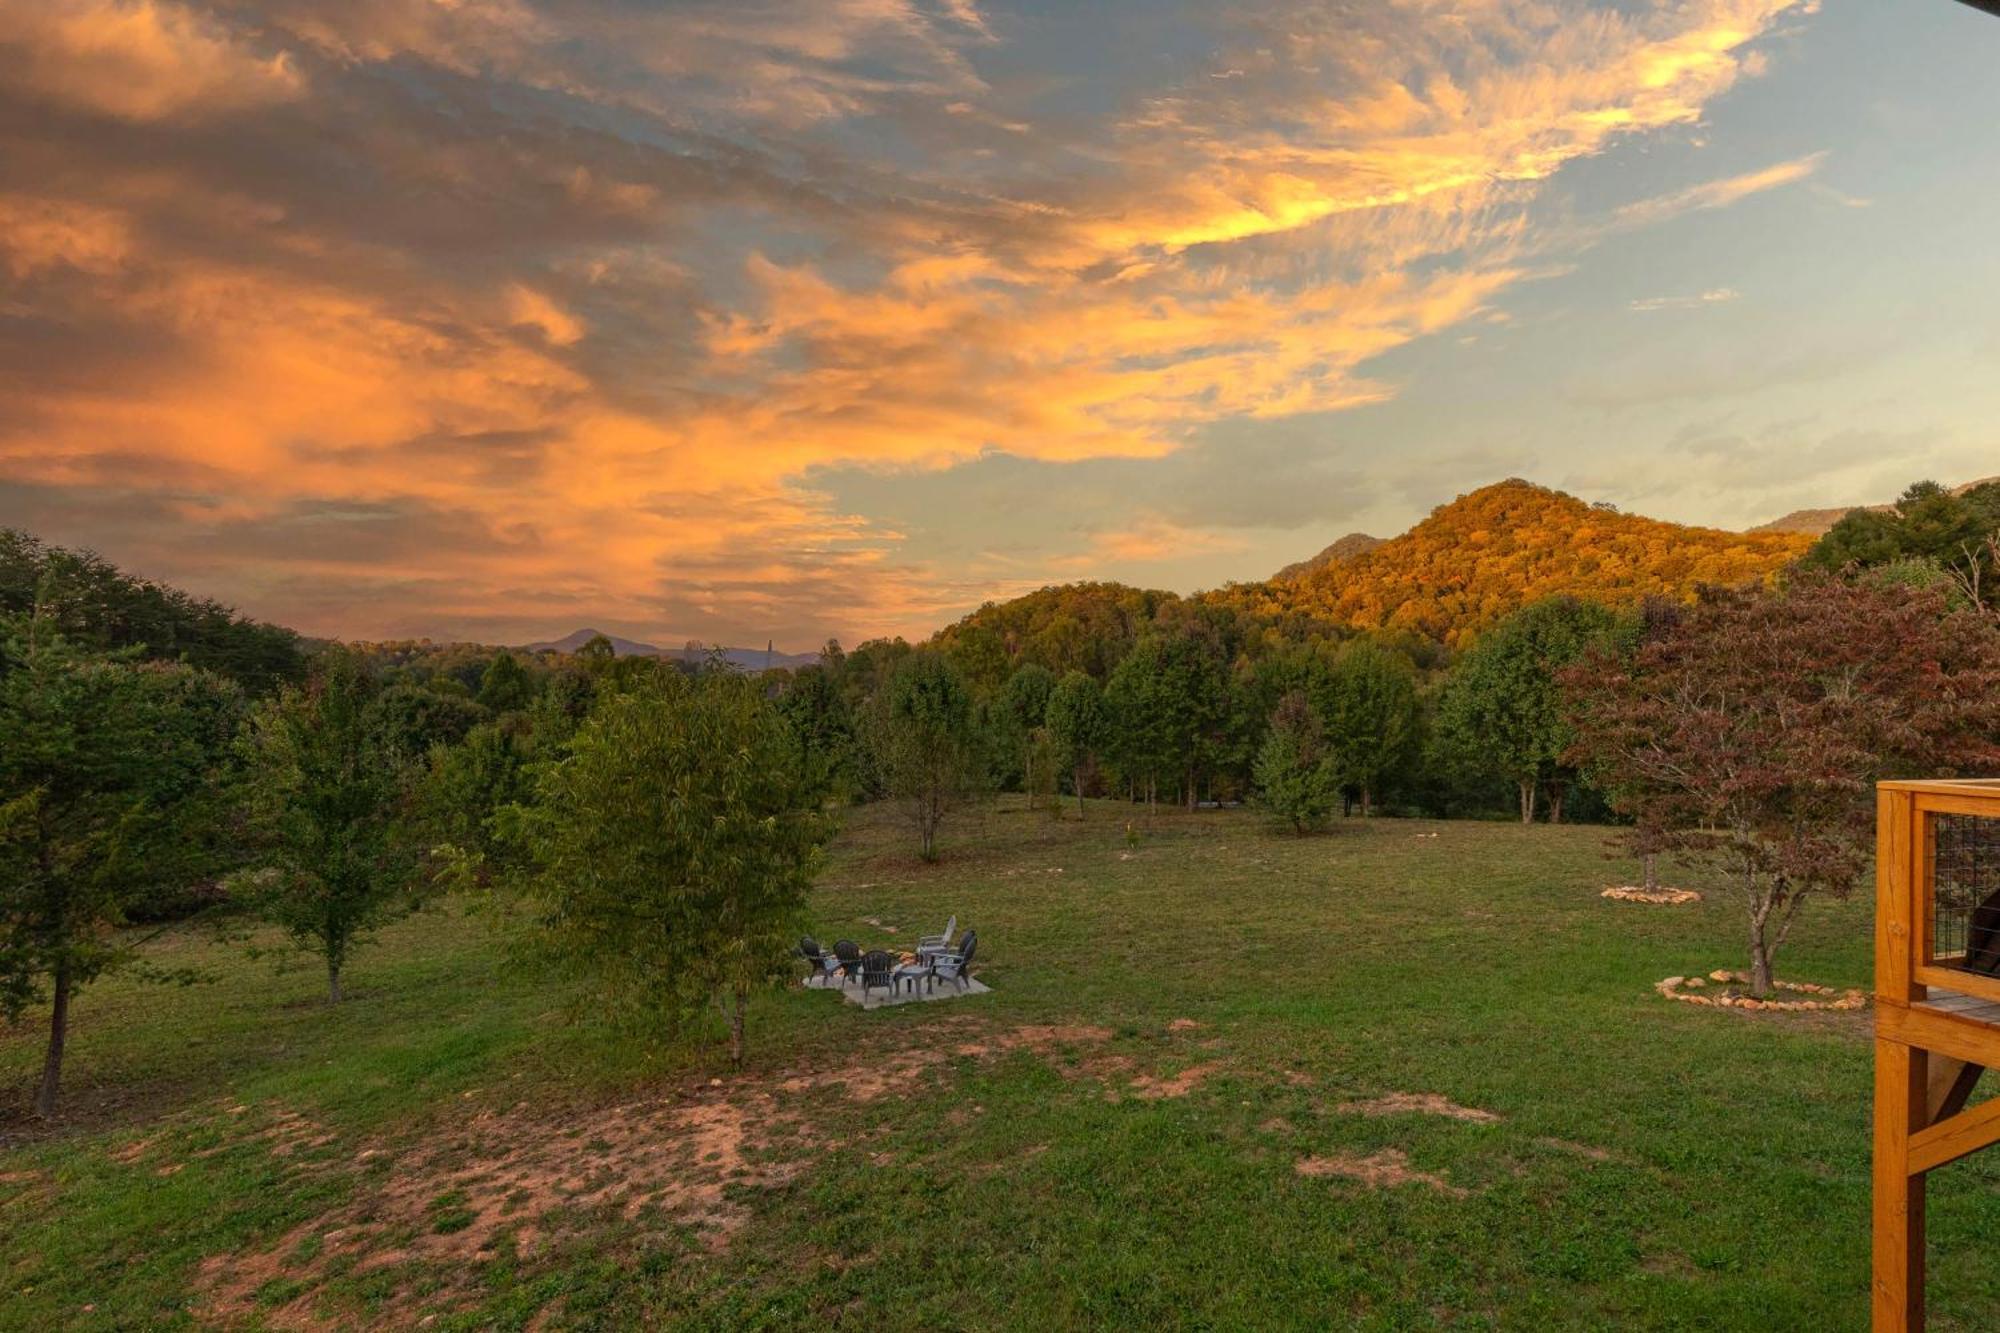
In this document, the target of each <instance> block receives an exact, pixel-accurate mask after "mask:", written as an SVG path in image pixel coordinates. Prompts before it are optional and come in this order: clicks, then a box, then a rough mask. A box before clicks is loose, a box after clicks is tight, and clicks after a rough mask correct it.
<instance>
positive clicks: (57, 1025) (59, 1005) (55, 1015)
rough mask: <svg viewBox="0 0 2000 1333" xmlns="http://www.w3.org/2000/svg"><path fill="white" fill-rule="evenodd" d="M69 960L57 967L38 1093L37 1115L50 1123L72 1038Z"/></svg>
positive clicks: (36, 1099)
mask: <svg viewBox="0 0 2000 1333" xmlns="http://www.w3.org/2000/svg"><path fill="white" fill-rule="evenodd" d="M69 991H70V975H69V958H68V957H67V956H65V957H63V958H62V960H61V961H59V962H58V963H57V964H56V977H55V1007H54V1009H53V1010H52V1011H51V1012H50V1014H49V1049H48V1053H47V1054H46V1055H44V1056H43V1057H42V1085H41V1087H39V1088H37V1089H36V1090H35V1114H36V1115H38V1116H40V1117H42V1119H44V1120H47V1119H50V1118H51V1117H53V1116H54V1115H55V1113H56V1088H57V1087H58V1086H59V1085H60V1084H61V1082H62V1060H63V1043H64V1042H66V1041H67V1040H68V1039H69Z"/></svg>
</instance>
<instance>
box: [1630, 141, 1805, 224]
mask: <svg viewBox="0 0 2000 1333" xmlns="http://www.w3.org/2000/svg"><path fill="white" fill-rule="evenodd" d="M1825 160H1826V154H1825V153H1824V152H1819V153H1812V154H1809V155H1808V156H1805V157H1798V158H1793V159H1792V160H1790V161H1788V162H1774V163H1772V164H1771V165H1770V166H1768V167H1764V168H1762V169H1760V170H1757V171H1746V172H1744V173H1742V174H1741V175H1737V176H1725V177H1723V178H1721V179H1720V180H1712V181H1703V182H1702V183H1701V184H1699V185H1691V186H1689V187H1687V188H1686V189H1684V190H1675V191H1673V192H1672V193H1669V194H1662V195H1655V196H1654V197H1652V198H1650V199H1641V200H1639V201H1637V202H1636V203H1630V204H1626V205H1625V206H1624V207H1622V208H1620V209H1619V210H1618V211H1617V212H1616V213H1615V214H1614V215H1613V221H1614V222H1615V223H1616V224H1617V225H1619V226H1622V227H1645V226H1651V225H1653V224H1655V223H1658V222H1663V221H1665V220H1666V219H1668V218H1673V217H1679V216H1680V215H1681V214H1683V213H1694V212H1699V211H1701V210H1703V209H1710V208H1727V207H1729V206H1730V205H1731V204H1734V203H1738V202H1740V201H1742V200H1744V199H1747V198H1749V197H1750V196H1751V195H1753V194H1762V193H1763V192H1764V191H1766V190H1775V189H1778V188H1780V187H1781V186H1786V185H1792V184H1795V183H1796V182H1798V181H1802V180H1805V179H1806V178H1807V177H1809V176H1811V175H1812V174H1813V173H1814V172H1816V171H1818V170H1819V168H1820V164H1821V163H1822V162H1824V161H1825Z"/></svg>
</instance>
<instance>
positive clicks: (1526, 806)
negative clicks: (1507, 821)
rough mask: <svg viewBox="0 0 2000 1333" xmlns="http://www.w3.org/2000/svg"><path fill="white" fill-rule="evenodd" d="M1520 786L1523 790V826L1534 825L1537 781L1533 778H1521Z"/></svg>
mask: <svg viewBox="0 0 2000 1333" xmlns="http://www.w3.org/2000/svg"><path fill="white" fill-rule="evenodd" d="M1519 784H1520V788H1521V822H1522V823H1523V824H1532V823H1534V822H1535V780H1534V779H1533V778H1521V779H1519Z"/></svg>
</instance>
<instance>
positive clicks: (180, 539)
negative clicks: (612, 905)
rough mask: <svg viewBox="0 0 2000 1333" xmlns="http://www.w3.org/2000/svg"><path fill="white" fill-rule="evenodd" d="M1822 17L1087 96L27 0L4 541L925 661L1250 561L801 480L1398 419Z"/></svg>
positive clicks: (787, 34) (1551, 23)
mask: <svg viewBox="0 0 2000 1333" xmlns="http://www.w3.org/2000/svg"><path fill="white" fill-rule="evenodd" d="M1799 8H1800V6H1798V5H1797V4H1796V3H1795V0H1700V2H1699V3H1691V4H1684V5H1678V6H1671V7H1668V6H1646V7H1642V8H1639V9H1637V10H1635V11H1631V12H1627V11H1625V10H1620V9H1615V8H1610V7H1601V6H1593V5H1588V4H1583V3H1575V4H1550V3H1543V2H1542V0H1535V2H1534V3H1529V2H1528V0H1520V2H1519V3H1515V2H1511V0H1485V2H1484V3H1478V4H1470V5H1458V6H1445V5H1439V4H1433V3H1422V2H1419V0H1410V2H1409V3H1401V4H1389V5H1383V6H1375V7H1367V8H1365V9H1364V10H1363V11H1362V12H1361V13H1360V14H1359V15H1356V14H1351V13H1350V14H1344V15H1342V16H1340V17H1339V18H1338V19H1337V20H1336V19H1333V18H1329V17H1327V16H1326V14H1325V13H1324V12H1323V11H1322V10H1321V9H1320V8H1319V7H1317V6H1306V5H1300V6H1290V5H1258V6H1250V7H1246V8H1245V9H1244V10H1243V11H1242V12H1241V13H1240V14H1233V15H1232V20H1231V21H1230V22H1227V23H1218V24H1217V25H1215V29H1214V33H1213V39H1212V40H1211V41H1210V42H1209V43H1208V46H1209V53H1208V54H1207V55H1206V56H1205V57H1204V58H1202V59H1199V60H1194V61H1190V62H1187V63H1186V64H1185V67H1184V68H1183V69H1181V70H1180V71H1179V72H1178V73H1177V74H1176V75H1174V76H1173V77H1169V78H1167V79H1166V81H1165V83H1164V84H1163V85H1162V86H1132V87H1121V88H1116V89H1097V88H1088V87H1078V88H1072V89H1070V90H1069V95H1068V98H1067V100H1065V99H1064V98H1062V97H1057V96H1054V94H1053V92H1052V91H1051V89H1050V88H1049V87H1044V86H1041V85H1037V84H1036V83H1035V82H1034V81H1032V80H1025V79H1023V78H1022V77H1020V76H1019V75H1018V73H1009V72H1007V71H1008V68H1009V67H1008V66H1007V63H1006V60H1005V58H1004V57H1005V56H1006V54H1007V52H1008V50H1009V48H1010V46H1011V45H1012V44H1014V43H1016V42H1018V41H1024V40H1027V36H1028V35H1031V34H1028V35H1024V34H1025V33H1026V28H1027V24H1026V21H1025V20H1022V19H1019V18H1017V17H1015V16H1011V15H1007V14H1004V13H1001V12H998V11H995V10H989V9H986V8H983V7H982V8H975V7H973V6H972V5H971V4H970V3H969V0H967V2H965V3H958V4H952V5H943V6H939V5H931V4H919V3H916V2H915V0H845V2H844V3H840V4H834V5H800V6H797V7H793V6H788V5H783V4H777V3H770V4H755V5H747V4H746V5H736V4H722V3H717V4H692V5H676V6H668V7H660V8H655V7H643V8H641V7H628V6H623V5H617V4H610V3H605V4H582V5H577V6H564V7H560V8H559V7H555V6H549V7H543V6H538V5H534V4H530V3H527V2H526V0H512V2H511V3H506V4H500V5H492V6H473V5H466V6H452V5H442V4H433V3H429V2H428V0H423V2H419V0H363V2H361V3H335V2H334V0H280V2H279V3H272V4H268V5H255V4H250V3H248V2H247V0H245V2H244V3H240V4H239V3H227V2H221V0H218V3H212V4H189V5H172V4H166V3H152V2H149V3H113V2H111V0H104V2H102V3H95V2H93V3H83V2H82V0H76V2H75V3H67V2H66V3H59V4H55V5H48V4H25V5H24V4H20V3H18V2H17V3H6V0H0V17H4V18H5V19H6V20H7V21H6V23H5V32H6V37H5V39H4V44H5V54H6V55H7V57H8V59H7V60H6V61H5V63H4V65H3V66H0V96H4V102H5V105H4V108H0V114H4V116H5V123H6V130H5V133H6V134H7V142H8V146H9V150H10V151H9V152H8V153H7V154H6V166H5V168H4V171H5V176H4V179H0V273H4V274H5V275H6V279H7V284H8V286H7V292H6V298H5V300H6V305H7V309H8V311H9V312H10V316H9V318H10V320H11V324H10V325H9V326H8V330H9V331H7V332H5V333H4V335H3V336H4V338H5V341H4V343H0V468H4V480H5V484H6V487H7V495H8V508H7V512H6V514H5V515H4V519H5V521H8V522H22V523H26V524H28V525H29V526H32V527H36V528H37V529H38V530H43V531H44V533H45V535H47V536H50V537H51V538H53V539H66V540H77V541H90V542H94V543H96V544H98V545H100V546H102V547H103V549H105V551H106V552H107V554H111V555H113V556H115V557H117V558H120V559H123V560H126V561H128V562H129V563H132V564H134V565H135V566H137V567H139V568H140V569H142V570H144V571H146V572H149V573H158V574H161V575H164V576H171V577H176V578H179V579H181V580H183V581H186V582H188V583H190V584H193V585H195V586H198V587H201V588H203V589H204V590H209V591H214V592H216V593H219V594H221V595H225V596H228V597H230V598H233V599H235V600H237V601H239V602H241V603H242V604H243V605H244V606H245V607H246V608H247V609H249V610H251V611H253V612H256V613H258V614H263V615H268V616H272V617H276V618H282V619H285V620H287V621H288V622H289V623H293V624H296V625H298V626H299V627H300V628H302V629H305V630H307V631H311V632H320V633H345V634H351V635H383V634H392V633H414V632H430V633H436V634H446V633H450V634H462V635H469V636H485V637H499V638H513V639H521V638H527V637H533V636H535V635H537V634H539V633H544V632H552V631H553V632H559V631H561V630H563V629H567V628H570V627H572V626H573V625H574V624H577V623H584V622H585V621H589V622H592V623H605V624H607V625H611V626H616V627H624V628H628V629H630V630H632V631H634V632H639V633H644V634H650V635H653V636H656V637H659V638H661V639H665V640H668V641H673V640H675V639H677V638H680V637H686V636H690V635H692V636H699V637H703V638H709V639H715V638H720V637H724V636H726V635H730V634H735V635H742V636H749V637H753V638H756V637H762V636H764V635H765V634H767V633H775V634H777V635H778V636H779V637H780V638H781V639H788V640H790V641H791V642H794V643H810V642H812V641H814V640H816V639H817V638H818V637H820V636H823V635H824V634H827V633H830V632H839V633H842V634H844V635H848V636H853V635H867V634H875V633H883V632H920V631H924V630H927V629H928V628H930V627H932V626H933V625H935V624H936V623H937V621H938V620H939V619H941V618H942V617H944V616H947V615H949V614H952V613H954V612H956V611H958V610H961V609H963V608H965V607H966V606H968V605H970V604H973V603H976V602H977V601H979V600H980V599H981V598H983V597H986V596H990V595H995V594H997V593H1004V592H1007V591H1010V590H1013V589H1015V588H1017V587H1020V586H1031V585H1032V584H1034V583H1038V582H1040V581H1041V580H1042V579H1043V578H1044V577H1047V576H1049V575H1051V574H1055V573H1061V572H1073V571H1079V570H1087V569H1088V568H1089V564H1090V562H1091V561H1093V560H1098V559H1104V558H1117V559H1120V560H1124V561H1128V562H1144V561H1146V560H1149V559H1154V558H1159V556H1160V555H1161V553H1164V552H1171V551H1179V552H1185V551H1189V550H1197V551H1198V550H1220V549H1228V548H1229V546H1230V542H1229V540H1228V539H1226V538H1217V537H1215V536H1214V535H1213V534H1193V533H1180V534H1179V535H1176V529H1175V528H1174V527H1173V525H1170V524H1163V521H1162V520H1160V519H1159V518H1158V516H1157V515H1151V514H1147V513H1143V512H1133V513H1129V514H1125V515H1119V516H1111V517H1110V518H1108V520H1107V522H1106V524H1105V525H1104V527H1103V528H1102V529H1101V530H1099V531H1098V532H1097V533H1096V534H1095V535H1091V534H1078V535H1077V536H1076V537H1075V539H1074V541H1073V542H1072V543H1071V545H1069V546H1068V547H1067V548H1065V549H1050V550H1048V551H1047V552H1046V553H1045V554H1046V559H1045V560H1044V562H1043V565H1042V567H1041V568H1040V569H1038V570H1033V571H1025V570H1020V569H1005V570H1002V569H997V568H994V569H979V568H967V569H941V568H935V567H930V566H926V565H925V564H923V563H922V562H920V561H916V560H913V559H910V558H908V557H906V556H905V555H903V554H902V553H901V551H900V547H901V546H902V536H901V534H900V533H899V532H898V531H897V530H895V529H894V528H893V526H892V525H887V524H884V523H880V522H876V521H873V520H871V519H870V518H869V517H868V516H867V515H865V514H857V513H849V512H843V511H842V510H841V508H840V507H839V506H838V505H837V504H836V503H835V502H834V501H832V500H831V499H830V498H829V496H828V495H827V494H826V493H825V492H824V490H822V489H820V488H818V487H816V486H815V484H814V483H813V481H812V476H813V474H814V473H815V472H816V470H823V469H828V468H841V467H848V468H852V467H860V468H868V469H940V468H946V467H950V466H953V465H956V464H962V463H964V462H966V461H967V460H972V459H976V458H979V457H981V456H982V455H985V454H987V453H988V452H989V451H1002V452H1004V453H1006V454H1008V455H1011V456H1014V457H1019V458H1024V459H1034V460H1048V461H1063V462H1073V461H1078V460H1087V459H1097V458H1106V457H1122V458H1160V457H1163V456H1166V455H1170V454H1172V453H1174V452H1175V451H1176V450H1179V449H1181V448H1183V447H1185V445H1186V442H1187V440H1188V438H1189V436H1190V432H1191V431H1193V430H1195V429H1197V428H1199V427H1203V426H1206V425H1210V424H1214V423H1224V422H1232V421H1270V420H1278V419H1283V418H1289V417H1294V416H1297V415H1299V414H1303V413H1324V412H1337V411H1341V410H1343V409H1348V408H1351V407H1354V406H1356V405H1359V404H1364V403H1372V402H1380V401H1383V400H1385V399H1388V398H1390V397H1392V396H1393V395H1395V394H1396V393H1397V391H1398V386H1397V385H1396V384H1395V383H1394V382H1393V381H1392V380H1391V379H1389V378H1387V377H1384V376H1382V375H1381V374H1379V373H1376V372H1375V371H1374V370H1372V369H1371V362H1373V361H1375V360H1376V359H1377V358H1380V357H1382V356H1384V355H1385V354H1387V353H1391V352H1393V351H1395V350H1396V349H1398V348H1400V347H1403V346H1405V345H1408V344H1410V343H1411V342H1413V341H1414V340H1418V339H1422V338H1424V337H1426V336H1427V335H1431V334H1435V333H1438V332H1440V331H1443V330H1446V329H1450V328H1453V327H1455V326H1459V325H1462V324H1465V323H1467V322H1468V321H1472V320H1474V319H1475V318H1478V317H1480V316H1482V315H1486V314H1490V313H1491V312H1492V311H1493V308H1494V303H1495V302H1496V301H1497V300H1499V299H1500V298H1502V297H1503V296H1504V295H1506V294H1507V293H1509V292H1510V291H1512V290H1513V289H1515V288H1517V287H1519V286H1520V285H1521V284H1524V283H1526V282H1528V281H1530V280H1531V279H1532V278H1533V277H1534V276H1535V275H1536V274H1538V273H1540V272H1543V271H1546V270H1549V269H1550V268H1552V267H1554V266H1555V265H1556V264H1557V263H1558V262H1559V261H1561V260H1564V259H1566V258H1567V256H1562V255H1551V254H1549V253H1546V252H1545V251H1544V249H1543V248H1542V247H1541V241H1540V236H1541V233H1540V232H1538V231H1537V229H1536V228H1534V227H1533V226H1531V225H1529V217H1530V213H1531V210H1532V209H1533V208H1534V207H1535V206H1536V205H1537V202H1538V200H1539V198H1540V191H1542V190H1543V189H1544V187H1545V186H1546V184H1547V182H1549V181H1550V180H1551V179H1552V178H1554V177H1555V176H1556V175H1557V173H1559V172H1561V171H1562V170H1563V169H1564V168H1565V167H1566V166H1567V165H1568V164H1571V163H1574V162H1577V161H1579V160H1581V159H1585V158H1589V157H1592V156H1594V155H1598V154H1601V153H1604V152H1606V151H1607V150H1608V149H1609V148H1611V147H1612V146H1613V145H1615V144H1617V143H1618V142H1620V141H1622V140H1625V139H1628V138H1631V137H1633V136H1642V135H1646V134H1653V133H1658V132H1660V131H1662V130H1665V129H1667V128H1669V127H1674V126H1685V125H1689V124H1692V123H1694V122H1696V121H1697V120H1699V119H1700V118H1701V116H1702V115H1703V114H1704V110H1705V108H1707V107H1708V106H1709V105H1710V104H1711V103H1712V102H1713V101H1714V100H1715V99H1717V98H1718V97H1720V96H1722V95H1723V94H1724V93H1726V92H1728V91H1729V90H1730V89H1731V88H1732V87H1733V86H1734V85H1735V84H1737V83H1738V82H1739V81H1740V80H1742V79H1743V78H1745V77H1746V76H1748V75H1749V74H1751V73H1753V72H1754V71H1755V68H1756V67H1757V61H1759V60H1760V59H1761V58H1762V57H1761V56H1760V54H1759V53H1758V52H1757V51H1756V50H1753V48H1752V44H1753V43H1755V42H1757V41H1758V39H1759V38H1760V37H1761V36H1763V35H1764V34H1765V33H1767V31H1769V30H1770V29H1771V28H1772V27H1773V25H1774V24H1775V23H1776V22H1777V21H1778V20H1779V19H1780V17H1781V16H1783V15H1785V14H1786V13H1787V11H1791V12H1794V13H1796V12H1798V11H1799ZM989 66H990V68H989ZM1056 91H1061V90H1056ZM1815 161H1816V160H1805V161H1801V162H1788V163H1784V164H1781V165H1780V166H1778V167H1774V168H1772V169H1771V170H1770V171H1768V172H1763V173H1759V174H1755V175H1752V176H1736V177H1732V178H1729V179H1727V180H1719V181H1717V182H1716V183H1714V184H1713V185H1709V186H1698V187H1693V188H1690V189H1686V190H1683V191H1680V192H1678V193H1674V194H1668V195H1665V196H1662V197H1659V198H1656V199H1653V200H1650V201H1647V202H1644V203H1641V204H1637V205H1631V206H1630V207H1631V208H1634V209H1638V210H1641V211H1640V212H1637V213H1618V214H1616V215H1615V221H1616V223H1617V225H1619V226H1625V225H1643V224H1645V223H1647V222H1649V221H1656V220H1658V219H1660V218H1664V217H1668V216H1671V215H1673V214H1675V213H1677V212H1680V211H1685V210H1686V209H1689V208H1700V207H1719V206H1724V205H1726V204H1728V203H1731V202H1733V201H1734V200H1736V199H1740V198H1743V197H1746V196H1748V195H1750V194H1752V193H1756V192H1759V191H1763V190H1767V189H1773V188H1778V187H1780V186H1783V185H1785V184H1787V183H1790V182H1792V181H1795V180H1798V179H1800V178H1801V177H1802V176H1804V175H1805V174H1808V173H1810V172H1811V171H1812V170H1813V169H1814V165H1815ZM1646 210H1651V211H1650V212H1648V211H1646ZM1567 234H1569V235H1572V236H1574V235H1575V234H1576V233H1575V231H1574V230H1572V231H1571V232H1569V233H1567ZM1106 534H1123V535H1111V536H1107V535H1106Z"/></svg>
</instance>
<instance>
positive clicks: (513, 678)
mask: <svg viewBox="0 0 2000 1333" xmlns="http://www.w3.org/2000/svg"><path fill="white" fill-rule="evenodd" d="M534 696H535V682H534V678H533V677H532V676H530V675H529V674H528V669H527V668H526V667H524V666H522V665H521V659H520V658H518V657H516V656H514V654H512V653H510V652H508V651H507V650H506V649H504V648H503V649H501V650H500V654H499V656H497V657H495V658H494V659H493V663H492V665H490V666H488V667H487V668H486V671H485V674H483V675H482V676H480V678H479V705H480V707H482V708H484V709H486V710H487V711H488V712H491V713H496V714H497V713H512V712H518V711H519V710H521V709H523V708H526V707H527V706H528V705H529V703H531V702H532V701H533V699H534Z"/></svg>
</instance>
